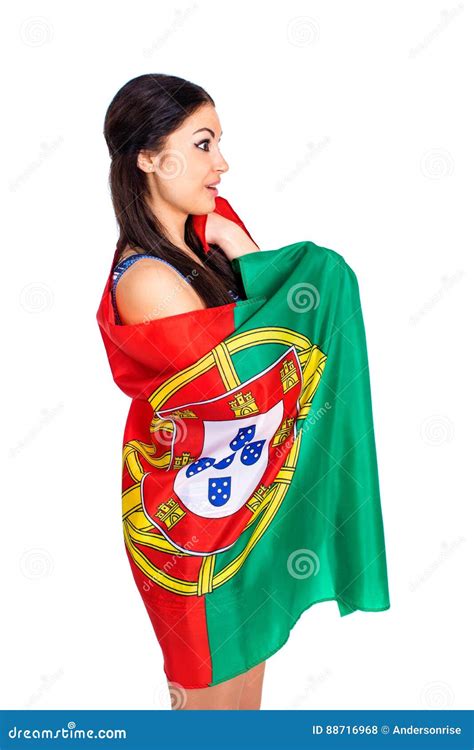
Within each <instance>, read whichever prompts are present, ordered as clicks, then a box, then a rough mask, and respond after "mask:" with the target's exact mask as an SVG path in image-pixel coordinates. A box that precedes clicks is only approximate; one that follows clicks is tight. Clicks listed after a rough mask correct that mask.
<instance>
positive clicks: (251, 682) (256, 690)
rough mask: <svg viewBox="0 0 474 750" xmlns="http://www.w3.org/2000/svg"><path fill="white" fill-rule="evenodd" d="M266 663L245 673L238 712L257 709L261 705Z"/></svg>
mask: <svg viewBox="0 0 474 750" xmlns="http://www.w3.org/2000/svg"><path fill="white" fill-rule="evenodd" d="M265 664H266V662H264V661H262V662H260V664H257V666H256V667H253V668H252V669H249V671H248V672H245V682H244V686H243V689H242V693H241V696H240V703H239V708H240V710H249V709H259V708H260V707H261V704H262V688H263V676H264V673H265Z"/></svg>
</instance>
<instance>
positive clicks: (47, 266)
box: [0, 0, 474, 709]
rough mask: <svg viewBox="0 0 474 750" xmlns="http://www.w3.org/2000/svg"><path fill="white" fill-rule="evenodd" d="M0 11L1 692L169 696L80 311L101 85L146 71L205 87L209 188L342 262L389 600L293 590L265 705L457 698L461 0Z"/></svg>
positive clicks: (466, 309) (97, 697)
mask: <svg viewBox="0 0 474 750" xmlns="http://www.w3.org/2000/svg"><path fill="white" fill-rule="evenodd" d="M9 12H10V15H9V17H8V18H5V19H4V23H3V24H2V26H3V40H2V48H3V54H4V57H5V59H4V61H3V66H2V70H3V87H4V95H3V100H4V105H5V106H4V108H3V115H2V120H1V122H2V128H3V129H4V131H5V134H4V136H3V139H2V145H3V149H2V161H3V165H2V166H3V169H2V171H3V177H4V180H3V200H2V204H3V206H6V207H7V210H6V212H5V217H4V221H3V228H4V233H3V234H4V237H3V254H2V255H3V259H2V294H1V298H2V303H3V315H2V323H3V335H2V348H3V355H4V357H3V362H4V364H3V368H2V375H3V381H4V386H3V389H2V392H3V394H2V395H3V407H2V415H3V420H2V421H3V425H4V427H3V430H2V442H3V445H2V457H3V459H4V469H3V472H2V474H3V487H2V490H3V491H2V500H3V508H4V512H3V524H2V535H1V545H0V549H1V570H2V603H3V616H2V624H1V627H2V633H1V663H2V685H1V689H2V695H1V705H2V708H17V709H21V708H32V709H53V708H54V709H64V708H78V709H101V708H104V709H107V708H110V709H118V708H124V709H125V708H130V709H153V708H157V709H159V708H162V709H168V708H169V705H170V704H169V697H168V691H167V687H166V681H165V676H164V673H163V670H162V656H161V652H160V649H159V645H158V642H157V640H156V637H155V635H154V632H153V629H152V627H151V624H150V622H149V619H148V615H147V613H146V610H145V608H144V606H143V604H142V602H141V599H140V597H139V593H138V591H137V589H136V586H135V583H134V581H133V579H132V575H131V572H130V568H129V563H128V560H127V558H126V554H125V549H124V546H123V539H122V527H121V497H120V486H121V474H120V465H121V446H122V437H123V428H124V425H125V419H126V415H127V412H128V408H129V404H130V401H129V399H128V398H127V397H126V396H125V395H124V394H123V393H122V392H121V391H120V390H119V389H118V388H117V387H116V385H115V384H114V382H113V381H112V377H111V373H110V370H109V365H108V362H107V359H106V355H105V350H104V347H103V343H102V340H101V338H100V333H99V328H98V326H97V322H96V318H95V315H96V311H97V308H98V305H99V301H100V295H101V294H102V291H103V288H104V286H105V282H106V278H107V274H108V272H109V268H110V264H111V262H112V256H113V252H114V249H115V244H116V241H117V231H116V225H115V217H114V215H113V211H112V204H111V200H110V195H109V191H108V185H107V177H108V166H109V157H108V152H107V149H106V145H105V141H104V139H103V136H102V128H103V121H104V116H105V111H106V108H107V106H108V104H109V102H110V100H111V99H112V97H113V96H114V94H115V93H116V91H117V90H118V89H119V88H120V87H121V86H122V85H123V84H124V83H125V82H126V81H128V80H129V79H131V78H133V77H135V76H137V75H140V74H142V73H158V72H160V73H170V74H173V75H178V76H182V77H184V78H188V79H189V80H191V81H193V82H195V83H198V84H200V85H201V86H203V87H204V88H205V89H206V90H207V91H209V93H210V94H211V96H212V97H213V98H214V100H215V101H216V106H217V112H218V115H219V118H220V121H221V125H222V128H223V131H224V135H223V137H222V140H221V144H220V145H221V150H222V153H223V155H224V156H225V158H226V160H227V161H228V163H229V165H230V169H229V171H228V172H227V173H226V175H225V176H224V178H223V181H222V183H221V186H220V188H221V189H220V193H221V195H223V196H224V197H225V198H227V199H228V200H229V201H230V203H231V205H232V206H233V207H234V209H235V210H236V211H237V213H238V214H239V216H240V217H241V218H242V219H243V220H244V222H245V223H246V226H247V227H248V229H249V231H250V233H251V234H252V236H253V237H254V239H255V240H256V242H257V243H258V244H259V246H260V247H261V248H262V249H274V248H277V247H281V246H283V245H285V244H289V243H292V242H297V241H300V240H312V241H313V242H315V243H316V244H318V245H323V246H325V247H329V248H332V249H333V250H335V251H336V252H339V253H341V254H342V255H343V256H344V258H345V259H346V261H347V262H348V263H349V265H350V266H351V267H352V268H353V269H354V271H355V272H356V274H357V276H358V280H359V287H360V293H361V300H362V306H363V311H364V319H365V325H366V334H367V342H368V353H369V362H370V375H371V385H372V399H373V409H374V418H375V434H376V441H377V450H378V461H379V471H380V485H381V495H382V510H383V515H384V525H385V537H386V549H387V561H388V572H389V586H390V597H391V609H389V610H387V611H386V612H381V613H364V612H356V613H354V614H352V615H350V616H348V617H345V618H340V617H339V613H338V610H337V605H336V603H335V602H326V603H321V604H317V605H315V606H313V607H312V608H311V609H309V610H308V611H307V612H305V613H304V614H303V615H302V617H301V619H300V620H299V621H298V623H297V624H296V626H295V627H294V629H293V630H292V632H291V635H290V638H289V640H288V642H287V643H286V645H285V646H284V647H283V648H282V649H280V650H279V651H278V652H277V653H276V654H275V655H274V656H272V657H271V658H270V659H269V660H268V661H267V667H266V675H265V682H264V692H263V703H262V708H264V709H285V708H290V709H318V708H331V709H346V708H347V709H350V708H375V709H382V708H394V709H395V708H414V709H417V708H433V709H436V708H457V709H461V708H469V706H470V700H469V699H470V695H469V684H468V672H469V669H468V662H469V653H470V647H469V646H470V641H468V638H467V633H468V631H469V630H471V629H472V625H473V623H472V618H471V615H470V610H471V604H472V576H471V574H470V573H468V571H469V570H470V569H471V570H472V560H471V561H470V559H469V558H470V553H469V549H470V535H471V531H470V529H469V527H468V522H469V511H470V509H471V506H472V476H471V473H470V472H471V468H472V443H471V450H470V451H469V452H468V448H467V441H468V438H471V424H472V414H473V413H472V411H469V409H470V408H471V407H472V397H471V394H472V367H470V366H469V362H472V357H471V356H470V355H471V348H472V299H473V297H472V294H473V290H472V285H471V284H470V281H472V276H471V273H472V265H471V257H470V256H471V255H472V247H473V232H472V198H473V193H472V175H473V149H472V140H473V139H472V133H473V132H474V128H473V118H472V113H471V111H470V109H469V107H470V106H472V75H469V73H468V72H469V70H471V71H472V69H473V62H474V60H473V54H472V37H473V6H472V3H468V2H465V3H464V4H463V3H459V4H456V0H454V1H453V2H452V3H451V2H447V3H444V2H439V1H438V0H434V1H432V2H427V1H425V2H407V1H406V0H403V1H402V2H397V3H391V4H390V3H380V2H375V1H374V2H364V1H361V2H358V3H354V2H349V1H347V2H333V3H329V2H296V3H292V4H291V5H290V3H289V2H274V1H273V2H271V3H270V2H263V1H262V2H255V1H254V2H249V1H248V0H240V2H239V4H238V6H237V5H235V6H233V5H231V4H229V3H223V2H217V1H215V2H214V1H206V0H197V1H196V2H195V3H193V0H189V2H174V3H173V2H160V3H159V4H158V3H154V2H135V3H132V4H130V3H124V2H116V3H113V4H112V3H110V4H101V3H91V2H85V3H81V4H76V5H70V4H65V3H59V2H39V3H33V2H25V3H22V4H21V5H17V6H16V7H12V8H10V11H9ZM468 321H469V322H470V325H468Z"/></svg>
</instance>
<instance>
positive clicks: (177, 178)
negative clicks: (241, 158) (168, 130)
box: [137, 104, 229, 215]
mask: <svg viewBox="0 0 474 750" xmlns="http://www.w3.org/2000/svg"><path fill="white" fill-rule="evenodd" d="M221 135H222V130H221V126H220V122H219V118H218V116H217V113H216V110H215V108H214V107H213V105H212V104H204V105H202V107H200V108H199V109H198V110H196V111H195V112H194V113H193V114H192V115H190V116H189V117H188V118H187V119H186V120H185V121H184V123H183V124H182V125H181V127H180V128H178V129H177V130H175V131H174V133H172V134H171V135H170V136H169V137H168V139H167V141H166V143H165V146H164V148H163V149H162V151H161V152H160V153H159V154H153V153H150V154H148V153H145V152H140V155H139V157H138V160H137V164H138V166H139V167H141V169H143V170H144V171H145V172H148V174H149V185H150V190H151V195H152V198H154V199H156V200H157V201H158V203H162V202H163V201H164V202H165V203H167V204H168V205H169V206H170V207H173V208H174V209H177V210H178V211H180V212H182V213H184V214H194V215H201V214H208V213H211V212H212V211H214V209H215V197H216V194H217V193H216V190H211V189H209V188H208V187H207V185H211V184H214V183H217V182H219V180H220V177H221V174H222V172H227V170H228V169H229V165H228V164H227V162H226V160H225V159H224V157H223V156H222V154H221V152H220V149H219V141H220V138H221Z"/></svg>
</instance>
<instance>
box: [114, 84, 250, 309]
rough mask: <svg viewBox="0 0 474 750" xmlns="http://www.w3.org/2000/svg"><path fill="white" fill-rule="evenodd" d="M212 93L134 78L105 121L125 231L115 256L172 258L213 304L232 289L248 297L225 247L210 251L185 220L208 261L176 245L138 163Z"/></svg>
mask: <svg viewBox="0 0 474 750" xmlns="http://www.w3.org/2000/svg"><path fill="white" fill-rule="evenodd" d="M208 103H210V104H212V105H213V106H215V103H214V100H213V99H212V97H211V96H210V95H209V94H208V93H207V92H206V91H205V90H204V89H203V88H201V86H198V85H197V84H195V83H191V82H190V81H186V80H185V79H184V78H179V77H177V76H171V75H166V74H163V73H157V74H155V73H149V74H145V75H141V76H138V77H137V78H132V79H131V80H130V81H128V82H127V83H126V84H125V85H124V86H122V88H121V89H119V91H118V92H117V93H116V94H115V96H114V98H113V99H112V101H111V103H110V104H109V107H108V109H107V113H106V115H105V122H104V137H105V140H106V143H107V147H108V149H109V154H110V158H111V164H110V175H109V185H110V190H111V194H112V202H113V208H114V213H115V216H116V219H117V223H118V226H119V231H120V236H119V240H118V243H117V249H116V254H115V258H118V257H119V256H120V254H121V253H122V252H123V250H124V249H125V247H126V246H127V245H129V246H130V247H132V248H139V249H140V250H144V251H145V252H146V253H149V254H150V255H156V256H157V257H158V258H163V259H164V260H167V261H168V262H169V263H171V265H173V266H175V268H177V269H178V270H179V271H181V273H182V274H184V275H185V276H188V278H189V279H190V281H192V284H193V286H194V288H195V290H196V292H197V293H198V294H199V296H200V297H201V299H202V300H203V302H204V304H205V305H206V306H207V307H214V306H217V305H224V304H227V303H228V302H230V301H232V299H233V298H232V296H231V295H230V294H229V291H228V290H229V289H231V290H232V291H233V292H234V293H237V294H239V295H240V296H244V291H243V288H242V286H241V280H240V278H239V277H237V276H236V274H234V271H233V268H232V266H231V264H230V261H229V260H228V258H227V257H226V256H225V255H224V252H223V251H222V250H221V249H220V248H219V247H218V246H217V245H210V248H211V250H210V252H208V253H206V252H205V250H204V248H203V246H202V243H201V241H200V240H199V237H198V236H197V235H196V232H195V231H194V228H193V225H192V219H191V215H189V216H188V218H187V220H186V223H185V236H184V240H185V243H186V245H187V246H188V247H189V248H191V250H192V251H193V252H194V253H195V254H196V256H197V257H198V258H199V259H200V260H201V261H202V263H203V264H204V268H203V267H202V266H201V265H200V264H199V263H196V262H194V260H193V258H191V257H190V256H189V254H187V253H185V252H184V251H183V250H181V249H180V248H179V247H177V246H176V245H174V244H173V243H172V242H171V241H170V239H169V238H168V237H167V236H166V232H165V229H164V227H163V225H162V224H161V223H160V222H159V221H158V219H157V218H156V216H155V214H154V213H153V212H152V211H151V209H150V208H149V206H148V205H147V202H146V200H145V198H146V197H147V196H148V195H149V191H148V183H147V177H146V174H145V172H143V170H142V169H140V168H139V167H138V166H137V155H138V152H139V151H140V150H141V149H145V150H150V151H157V152H159V151H160V149H161V148H163V145H164V142H165V140H166V138H167V137H168V136H169V135H170V134H171V133H172V132H173V131H174V130H175V129H176V128H179V127H180V125H181V124H182V123H183V122H184V120H185V119H186V118H187V117H188V116H189V115H191V114H192V113H193V112H194V111H195V110H196V109H198V107H200V106H202V105H203V104H208Z"/></svg>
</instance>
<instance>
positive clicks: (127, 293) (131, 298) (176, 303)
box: [115, 258, 206, 325]
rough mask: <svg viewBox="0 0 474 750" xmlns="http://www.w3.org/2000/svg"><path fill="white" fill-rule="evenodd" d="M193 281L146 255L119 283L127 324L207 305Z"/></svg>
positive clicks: (119, 303)
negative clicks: (188, 280) (186, 279)
mask: <svg viewBox="0 0 474 750" xmlns="http://www.w3.org/2000/svg"><path fill="white" fill-rule="evenodd" d="M190 280H191V284H188V283H187V282H186V281H185V280H184V279H183V278H181V276H180V275H179V274H178V273H176V271H175V270H174V269H172V268H170V267H169V266H167V265H166V264H165V263H158V262H157V261H155V260H152V259H150V258H143V259H141V260H139V261H137V262H136V263H134V265H133V266H132V267H131V268H129V269H128V270H127V272H126V273H124V275H123V276H121V277H120V279H119V280H118V282H117V287H116V297H115V299H116V302H117V308H118V311H119V315H120V319H121V321H122V322H123V323H125V324H126V325H134V324H137V323H145V322H147V321H150V320H154V319H156V318H165V317H168V316H170V315H178V314H179V313H184V312H191V311H192V310H200V309H203V308H204V307H206V305H205V304H204V303H203V301H202V300H201V298H200V297H199V295H198V294H197V292H196V291H195V290H194V289H193V286H192V277H190Z"/></svg>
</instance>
